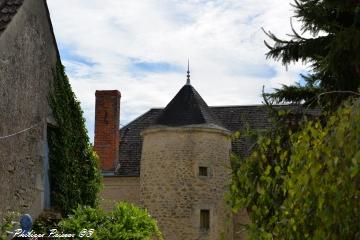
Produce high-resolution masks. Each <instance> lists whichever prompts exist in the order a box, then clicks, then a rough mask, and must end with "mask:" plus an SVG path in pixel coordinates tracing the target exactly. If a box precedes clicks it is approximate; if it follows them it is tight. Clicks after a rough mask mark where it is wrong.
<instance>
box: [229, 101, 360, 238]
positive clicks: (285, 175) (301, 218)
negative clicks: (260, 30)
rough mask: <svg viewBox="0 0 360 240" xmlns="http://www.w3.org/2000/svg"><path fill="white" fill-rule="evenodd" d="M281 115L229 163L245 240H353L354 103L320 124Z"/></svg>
mask: <svg viewBox="0 0 360 240" xmlns="http://www.w3.org/2000/svg"><path fill="white" fill-rule="evenodd" d="M288 114H289V113H286V112H284V111H282V112H279V113H278V119H277V120H276V122H277V123H278V124H277V125H276V126H275V127H274V129H272V131H269V133H268V134H266V135H263V136H261V137H260V138H259V139H258V142H257V147H256V148H255V150H254V151H253V152H252V154H251V155H250V156H249V157H247V158H244V159H239V158H237V157H234V158H233V161H234V162H235V164H233V166H234V173H233V178H232V184H231V188H230V191H231V195H230V200H231V204H232V207H233V208H234V209H235V210H236V209H240V208H246V209H248V212H249V215H250V218H251V220H252V223H251V224H250V225H249V226H248V230H249V233H250V238H251V239H299V240H300V239H314V240H315V239H316V240H320V239H334V240H335V239H360V228H359V226H360V200H359V198H360V187H359V186H360V148H359V143H360V101H359V100H355V101H354V102H347V103H345V104H344V105H343V106H342V107H341V108H339V109H338V110H337V111H336V112H335V113H333V114H331V115H329V116H327V121H326V123H324V122H321V121H320V120H314V119H313V120H309V119H306V117H305V118H304V121H303V122H302V123H301V124H291V125H289V124H286V123H289V121H286V120H285V119H289V117H288ZM282 119H284V120H285V122H283V121H281V120H282ZM290 122H291V121H290ZM293 123H296V122H295V121H293Z"/></svg>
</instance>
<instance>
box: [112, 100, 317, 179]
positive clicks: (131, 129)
mask: <svg viewBox="0 0 360 240" xmlns="http://www.w3.org/2000/svg"><path fill="white" fill-rule="evenodd" d="M276 108H282V109H289V108H291V109H296V110H297V111H301V109H300V108H298V107H294V106H276ZM209 109H210V110H211V112H212V113H213V114H214V115H215V116H217V118H218V119H219V120H220V121H221V123H222V125H223V126H224V127H225V128H226V129H228V130H230V131H232V132H235V131H238V130H245V129H246V128H250V129H254V130H265V129H268V128H270V127H271V122H270V120H269V113H268V110H267V108H266V107H265V106H263V105H253V106H224V107H209ZM161 111H162V109H151V110H150V111H148V112H146V113H145V114H143V115H142V116H140V117H138V118H137V119H135V120H134V121H132V122H131V123H129V124H128V125H126V126H124V127H123V128H121V129H120V154H119V162H120V167H119V168H118V171H117V174H118V175H121V176H139V174H140V159H141V149H142V139H141V136H140V133H141V132H142V131H143V130H145V129H146V128H148V127H150V126H151V125H153V124H154V123H155V122H156V120H157V118H158V117H159V116H160V114H161ZM317 112H318V111H317V110H309V112H308V113H309V114H316V113H317ZM250 145H251V142H250V141H249V140H247V139H245V138H241V139H239V140H236V141H233V142H232V150H233V151H234V152H236V153H238V154H241V155H246V154H247V151H248V149H249V146H250Z"/></svg>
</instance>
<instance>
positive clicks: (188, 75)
mask: <svg viewBox="0 0 360 240" xmlns="http://www.w3.org/2000/svg"><path fill="white" fill-rule="evenodd" d="M186 77H187V79H186V85H190V67H189V59H188V70H187V76H186Z"/></svg>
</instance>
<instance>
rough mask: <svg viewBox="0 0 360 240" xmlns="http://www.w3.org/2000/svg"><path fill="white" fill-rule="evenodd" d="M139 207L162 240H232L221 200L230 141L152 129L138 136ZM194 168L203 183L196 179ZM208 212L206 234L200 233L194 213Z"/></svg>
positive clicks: (213, 133) (218, 135) (208, 133)
mask: <svg viewBox="0 0 360 240" xmlns="http://www.w3.org/2000/svg"><path fill="white" fill-rule="evenodd" d="M143 136H144V142H143V149H142V159H141V174H140V202H141V204H142V205H143V206H144V207H145V208H147V209H148V210H149V212H150V214H151V215H152V216H153V217H155V218H156V219H157V221H158V223H159V227H160V229H161V231H162V232H163V234H164V238H165V239H167V240H183V239H187V240H195V239H209V240H215V239H216V240H218V239H220V237H221V236H224V239H227V240H228V239H232V232H233V229H232V217H231V213H230V211H229V209H228V208H227V207H226V206H225V201H224V194H225V192H226V190H227V187H228V183H229V181H230V162H229V153H230V138H229V137H228V133H227V132H226V131H223V130H218V129H211V128H200V127H182V128H180V127H179V128H155V129H149V130H146V131H145V132H144V133H143ZM199 166H204V167H208V168H209V170H210V171H209V172H210V176H209V177H199V172H198V171H199V170H198V169H199ZM201 209H208V210H210V229H209V230H208V231H203V230H201V229H200V210H201Z"/></svg>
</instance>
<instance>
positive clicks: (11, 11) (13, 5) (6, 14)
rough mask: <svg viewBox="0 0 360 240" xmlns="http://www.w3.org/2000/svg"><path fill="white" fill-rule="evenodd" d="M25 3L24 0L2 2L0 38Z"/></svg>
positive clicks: (2, 0) (0, 3)
mask: <svg viewBox="0 0 360 240" xmlns="http://www.w3.org/2000/svg"><path fill="white" fill-rule="evenodd" d="M23 2H24V0H0V36H1V34H2V33H3V32H4V31H5V29H6V27H7V25H8V24H9V23H10V21H11V19H12V18H13V17H14V16H15V14H16V13H17V11H18V9H19V8H20V7H21V5H22V4H23Z"/></svg>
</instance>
